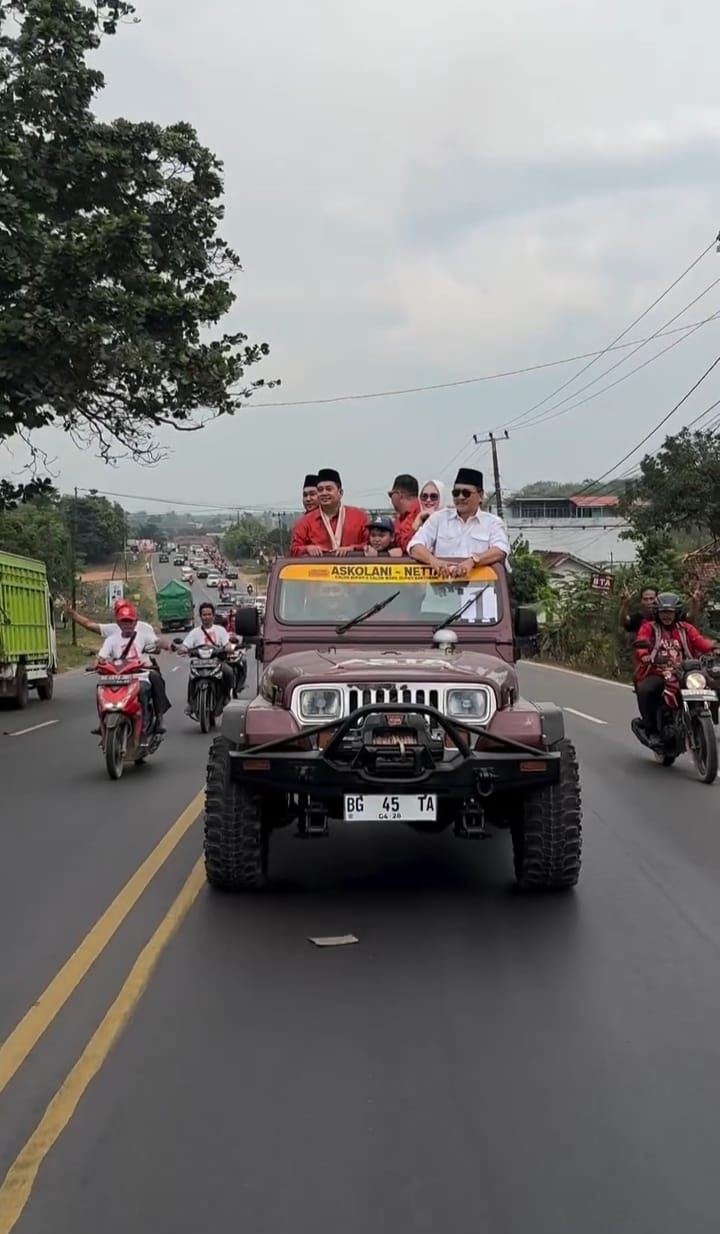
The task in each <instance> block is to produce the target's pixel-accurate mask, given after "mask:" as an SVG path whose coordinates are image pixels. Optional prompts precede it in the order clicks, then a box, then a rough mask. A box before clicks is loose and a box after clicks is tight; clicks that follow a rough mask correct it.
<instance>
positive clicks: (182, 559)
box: [173, 555, 187, 566]
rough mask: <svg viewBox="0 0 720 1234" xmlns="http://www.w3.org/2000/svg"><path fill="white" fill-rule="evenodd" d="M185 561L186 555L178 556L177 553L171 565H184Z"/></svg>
mask: <svg viewBox="0 0 720 1234" xmlns="http://www.w3.org/2000/svg"><path fill="white" fill-rule="evenodd" d="M186 561H187V558H186V557H180V556H179V555H178V556H177V557H175V558H174V559H173V565H174V566H184V565H185V562H186Z"/></svg>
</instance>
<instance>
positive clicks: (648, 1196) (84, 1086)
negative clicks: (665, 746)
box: [0, 657, 720, 1234]
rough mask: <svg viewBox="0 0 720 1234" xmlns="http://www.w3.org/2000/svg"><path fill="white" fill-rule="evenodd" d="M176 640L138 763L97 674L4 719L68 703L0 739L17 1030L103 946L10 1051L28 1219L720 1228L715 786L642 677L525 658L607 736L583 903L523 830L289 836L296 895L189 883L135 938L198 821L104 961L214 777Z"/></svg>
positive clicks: (2, 907) (176, 1233)
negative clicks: (660, 719) (104, 923)
mask: <svg viewBox="0 0 720 1234" xmlns="http://www.w3.org/2000/svg"><path fill="white" fill-rule="evenodd" d="M167 661H168V665H167V667H168V673H167V678H168V682H169V686H170V691H171V696H172V698H173V701H174V702H175V704H176V705H175V707H174V709H173V711H172V712H171V713H170V719H169V724H168V728H169V735H168V739H167V740H166V742H165V744H164V745H163V747H162V749H161V750H160V752H159V754H158V756H157V757H156V758H155V759H154V760H153V761H152V763H151V764H150V765H148V766H147V767H145V768H144V769H142V770H141V771H139V772H137V773H136V772H135V771H131V772H128V773H127V774H126V776H125V777H124V778H123V780H121V781H120V782H119V783H118V784H111V783H110V781H108V780H107V779H106V777H105V772H104V769H103V767H102V765H101V761H100V757H99V753H98V751H97V749H96V748H95V742H94V739H93V738H92V737H91V736H90V734H89V729H90V728H91V727H92V721H93V705H92V702H93V700H92V683H91V680H90V679H86V678H83V677H82V676H80V675H78V676H75V677H68V678H65V679H64V680H63V681H61V682H60V683H59V688H58V692H57V696H56V699H55V700H54V702H53V703H52V704H37V705H33V706H32V707H31V708H28V710H27V711H26V712H25V713H23V715H22V717H20V716H18V715H17V713H14V714H13V713H3V714H2V716H0V720H1V721H2V726H3V727H4V728H8V729H13V730H14V731H19V730H20V729H21V728H26V727H28V726H30V725H31V724H32V723H33V722H35V723H40V722H42V721H44V720H45V719H46V718H52V719H57V721H58V723H57V724H54V725H53V726H51V727H48V728H44V729H35V730H34V731H32V732H28V733H26V734H24V735H23V736H18V737H2V738H0V776H2V806H3V809H2V824H1V825H0V938H2V940H3V943H4V947H3V960H4V963H3V964H2V965H1V966H0V1037H2V1038H5V1039H6V1038H7V1036H8V1034H9V1033H11V1031H12V1030H13V1028H14V1026H16V1025H17V1024H18V1022H19V1021H21V1019H22V1017H24V1016H26V1013H27V1012H28V1009H29V1008H31V1007H32V1005H33V1003H34V1002H35V1000H38V999H39V996H40V995H41V993H42V991H43V990H44V989H45V987H46V986H47V984H48V982H49V981H50V980H51V979H52V978H53V976H54V975H55V974H56V973H57V972H58V970H59V969H60V968H61V966H62V965H63V964H64V962H65V961H66V960H67V959H68V957H69V956H70V955H71V953H73V950H74V949H75V948H77V947H78V945H79V944H80V945H81V947H85V951H84V952H82V953H81V958H80V961H78V962H77V963H76V964H75V967H74V968H73V969H71V971H69V972H68V971H67V970H65V975H64V977H63V978H62V980H61V981H60V986H61V988H60V992H59V993H58V990H57V989H56V990H55V994H54V997H55V1000H56V1001H57V999H58V998H60V999H62V998H63V995H67V1001H66V1002H65V1003H64V1005H63V1006H62V1007H61V1009H60V1010H59V1011H58V1014H57V1017H56V1018H55V1019H53V1020H52V1021H51V1022H50V1023H49V1024H47V1025H46V1026H45V1025H44V1021H45V1019H47V1015H48V1014H49V1013H48V1007H49V1006H50V1007H52V1005H53V1004H52V998H50V999H47V998H40V999H39V1001H38V1002H37V1004H36V1007H35V1011H34V1012H33V1013H31V1015H32V1014H34V1015H35V1021H34V1031H35V1033H36V1034H38V1039H37V1043H36V1044H35V1046H34V1048H33V1049H32V1050H31V1051H29V1052H28V1051H27V1045H28V1041H30V1040H31V1039H32V1031H31V1030H33V1023H30V1025H29V1028H28V1021H27V1017H26V1019H25V1021H23V1023H24V1025H25V1027H24V1028H23V1030H22V1031H21V1032H20V1033H19V1035H18V1034H17V1033H16V1035H15V1038H14V1039H13V1038H11V1042H12V1041H13V1040H14V1050H13V1051H10V1053H9V1054H8V1051H7V1050H5V1052H4V1053H3V1050H4V1047H2V1046H0V1089H2V1088H3V1087H4V1091H2V1092H0V1176H2V1174H4V1171H6V1170H7V1171H9V1173H8V1175H7V1179H6V1182H5V1183H4V1184H3V1185H2V1186H1V1187H0V1234H8V1231H9V1230H10V1229H13V1228H14V1229H16V1230H18V1231H19V1232H20V1234H76V1232H77V1231H85V1230H88V1231H90V1230H102V1231H103V1234H126V1232H127V1230H132V1231H133V1232H134V1234H198V1232H199V1231H206V1230H215V1229H218V1230H220V1229H222V1230H236V1229H237V1230H241V1231H243V1232H244V1234H245V1232H246V1234H290V1232H291V1231H292V1232H293V1234H306V1232H307V1234H338V1232H341V1234H370V1232H371V1231H372V1232H373V1234H376V1232H384V1231H388V1232H390V1231H392V1234H406V1232H407V1234H410V1232H415V1231H422V1232H425V1231H431V1230H432V1231H438V1232H442V1234H466V1232H467V1234H528V1231H532V1232H533V1234H678V1231H683V1232H684V1231H687V1232H688V1234H711V1232H712V1234H716V1231H717V1228H718V1215H717V1214H718V1212H719V1211H720V1172H718V1170H717V1166H716V1160H715V1158H716V1145H717V1141H718V1135H719V1134H720V1032H719V1031H718V1024H720V982H718V959H719V956H718V951H719V948H720V896H719V895H718V889H719V887H718V885H719V883H720V808H719V807H720V797H719V795H718V794H720V785H718V786H712V787H706V786H703V785H701V784H700V783H699V782H698V781H696V780H695V779H694V778H693V776H692V771H691V768H690V766H689V764H688V765H687V766H685V765H684V764H685V763H686V761H687V760H685V759H683V760H681V763H680V764H678V765H677V766H676V767H674V768H672V769H670V770H668V769H663V768H661V767H659V766H657V765H656V764H655V762H654V761H653V760H651V758H650V757H649V755H648V754H647V752H645V751H644V750H643V749H642V748H641V747H640V746H639V745H638V744H637V743H636V742H635V741H634V739H633V738H632V736H631V735H630V734H629V730H628V724H629V719H630V717H631V715H632V714H633V697H632V694H631V693H630V691H627V690H624V689H622V688H621V687H619V686H614V685H609V684H604V683H600V682H597V681H593V680H587V679H583V678H579V677H576V676H573V675H570V674H567V673H563V672H558V671H553V670H551V669H547V668H542V667H539V666H534V665H530V664H528V665H523V666H522V670H521V672H522V679H523V685H524V688H525V692H526V693H527V694H528V695H530V696H531V697H532V696H534V697H535V698H544V699H554V700H555V701H557V702H558V703H560V704H561V705H562V706H564V707H565V708H567V723H568V729H569V731H570V733H571V735H572V736H573V738H574V740H575V741H576V744H577V747H578V751H579V755H580V759H581V764H582V774H583V787H584V800H585V828H586V833H585V834H586V843H585V862H584V869H583V877H582V880H581V883H580V886H579V888H578V890H577V892H576V893H575V894H574V895H571V896H569V897H561V898H555V899H552V898H551V899H543V898H525V897H522V896H518V895H516V894H513V893H512V892H511V891H510V890H509V882H510V877H509V876H510V856H509V851H508V845H507V844H506V843H505V840H504V838H496V839H493V840H492V841H488V842H486V843H479V844H472V843H463V842H459V841H455V840H454V839H452V838H451V837H441V838H440V840H437V839H427V838H425V839H424V838H421V837H416V836H414V835H412V834H411V833H408V832H405V831H403V830H401V829H398V830H388V831H386V830H385V829H383V828H381V827H377V828H375V829H371V828H357V829H356V828H354V827H347V828H344V829H343V828H338V829H337V831H336V833H335V834H333V836H332V837H331V839H330V840H328V841H319V842H315V841H311V842H309V843H308V842H305V843H303V842H300V841H297V840H294V839H293V838H292V836H291V835H287V834H284V835H281V836H280V837H278V838H277V840H276V842H275V847H274V851H273V876H274V890H273V891H272V893H271V894H269V895H267V896H265V897H262V898H259V899H253V900H237V899H233V898H227V897H219V896H216V895H213V894H211V893H210V892H209V891H208V890H207V889H206V888H205V887H204V886H202V885H201V884H200V883H199V882H198V881H197V877H195V884H194V885H191V886H190V891H189V892H185V893H183V894H184V896H185V899H184V905H185V907H186V908H187V906H188V904H190V901H191V900H193V897H195V898H194V901H193V902H192V904H191V906H190V907H189V909H188V911H187V913H186V915H185V916H184V917H183V919H182V920H181V921H180V924H179V927H178V930H177V933H176V934H175V935H174V936H173V937H172V938H171V939H170V941H169V942H167V946H166V947H165V948H164V949H163V947H162V943H163V939H161V940H160V942H159V943H158V945H157V946H156V947H155V949H154V950H153V947H154V946H155V945H154V944H153V943H151V945H150V954H145V959H144V960H143V959H142V958H141V959H140V960H138V955H139V953H140V952H141V951H142V949H143V947H144V946H145V945H146V944H147V943H148V940H149V939H150V938H151V935H153V932H154V931H155V930H156V928H157V927H158V926H159V924H160V923H161V922H162V920H163V918H164V917H165V914H166V913H167V911H168V909H169V908H170V906H171V904H172V902H173V900H174V898H175V897H176V896H177V894H178V892H179V890H180V888H181V887H182V886H183V884H184V883H185V880H186V879H187V878H188V875H190V872H191V870H192V869H193V866H194V863H195V861H196V858H197V856H198V853H199V844H200V834H199V827H198V825H197V824H195V825H194V826H187V829H186V831H185V833H184V835H183V836H182V838H181V839H180V840H179V842H178V844H177V846H176V847H175V848H174V849H173V851H172V853H171V855H170V856H169V858H168V860H167V861H165V862H164V864H162V865H161V866H160V868H159V871H158V872H157V874H156V875H155V876H154V877H153V878H152V880H151V881H150V882H149V886H148V887H147V889H146V890H145V891H144V893H143V894H142V896H141V898H140V899H139V900H138V902H137V904H135V905H134V907H131V908H129V909H128V911H127V915H126V917H125V918H124V920H122V921H121V922H120V923H119V925H118V928H117V930H116V931H115V932H114V933H112V936H111V938H110V940H109V942H108V944H107V946H106V947H105V949H104V950H102V951H101V954H100V955H99V957H98V958H97V960H96V961H95V962H94V963H93V964H92V965H91V966H90V965H88V968H89V971H88V972H87V974H86V975H84V976H83V977H82V980H80V981H79V983H78V982H77V980H76V979H77V978H78V974H81V975H82V972H83V965H84V964H87V960H88V954H90V955H92V946H90V947H89V950H88V944H87V940H86V936H87V933H88V931H89V930H90V929H91V927H92V926H93V924H94V923H95V922H96V920H97V919H98V917H100V915H101V914H102V913H103V911H104V910H105V909H106V908H107V906H108V904H109V903H110V902H111V901H112V899H113V897H114V896H116V895H117V894H118V892H120V893H121V896H122V888H123V886H124V885H125V884H126V882H127V880H128V879H129V878H130V876H131V875H132V874H133V872H134V871H135V870H136V869H137V868H138V866H139V865H140V863H141V862H142V861H143V859H144V858H146V857H147V856H148V854H149V853H150V852H151V850H152V849H153V848H154V846H155V845H156V844H157V843H158V841H159V840H161V837H162V836H163V834H164V833H166V832H168V829H169V828H170V827H171V826H172V824H173V823H174V822H175V820H176V819H178V818H179V817H180V816H181V814H182V811H183V809H184V807H185V806H186V805H187V804H188V802H190V801H191V799H192V798H193V797H194V796H195V794H196V793H197V792H198V790H199V789H200V787H201V784H202V779H203V765H204V760H205V751H206V747H207V739H205V738H203V737H202V736H201V735H200V734H199V732H198V731H197V728H196V726H195V725H193V724H192V722H191V721H190V720H188V719H187V718H186V717H185V716H184V715H183V714H182V701H183V695H184V689H185V669H184V667H178V671H177V672H172V671H171V670H172V669H173V668H175V667H176V665H175V664H174V663H173V662H172V661H171V660H170V658H169V657H167ZM577 713H582V714H577ZM192 814H193V811H192V810H191V811H190V812H189V816H192ZM186 817H187V815H186ZM182 825H183V826H185V825H186V824H182ZM181 829H182V828H181ZM190 877H191V884H192V879H193V875H190ZM198 888H199V890H198ZM196 892H197V895H196ZM123 903H125V907H126V908H127V902H123ZM177 915H178V916H179V915H180V913H179V912H178V914H177ZM112 924H113V923H112V922H111V923H110V925H109V926H108V927H107V928H108V929H111V928H112ZM348 932H351V933H353V934H355V935H356V936H357V937H358V939H359V943H358V945H356V946H347V947H337V948H329V949H319V948H315V947H313V946H312V945H311V943H310V942H308V937H309V936H317V935H320V936H323V935H336V934H345V933H348ZM83 940H85V942H83ZM91 942H92V936H91ZM155 958H157V966H156V967H155V969H154V971H153V972H152V973H151V972H150V971H149V968H150V966H151V965H152V962H153V961H154V959H155ZM136 961H137V964H139V965H140V969H139V970H138V971H136V973H135V975H134V977H133V981H131V982H130V984H129V986H126V987H124V992H123V990H121V987H123V983H124V982H125V980H126V978H127V976H128V973H129V972H130V970H131V968H132V966H133V965H134V964H136ZM143 964H144V965H145V968H144V969H143V967H142V966H143ZM73 983H75V984H73ZM146 983H147V988H146V989H144V986H145V984H146ZM143 990H144V992H143ZM119 992H120V993H119ZM116 998H119V1004H118V1005H117V1006H116V1008H115V1010H114V1011H113V1012H112V1013H111V1014H110V1016H109V1019H108V1020H103V1017H105V1016H106V1013H107V1012H108V1008H110V1006H111V1004H113V1000H115V999H116ZM123 1000H124V1001H123ZM101 1021H102V1024H101ZM98 1025H100V1029H98ZM108 1025H109V1026H108ZM40 1029H42V1031H40ZM96 1030H98V1031H97V1032H96ZM93 1035H95V1036H93ZM91 1039H92V1044H91V1046H90V1048H89V1049H87V1048H86V1047H87V1046H88V1042H90V1041H91ZM24 1050H25V1051H26V1052H27V1057H25V1058H24V1059H23V1060H22V1061H21V1062H18V1059H19V1058H20V1057H21V1056H22V1054H23V1051H24ZM13 1068H15V1073H14V1075H13V1077H12V1078H10V1079H9V1075H10V1073H11V1072H12V1071H13ZM6 1081H7V1084H6V1086H5V1083H6ZM38 1127H39V1128H40V1134H39V1135H36V1134H34V1132H35V1131H36V1128H38ZM13 1162H17V1164H16V1165H15V1166H14V1165H13Z"/></svg>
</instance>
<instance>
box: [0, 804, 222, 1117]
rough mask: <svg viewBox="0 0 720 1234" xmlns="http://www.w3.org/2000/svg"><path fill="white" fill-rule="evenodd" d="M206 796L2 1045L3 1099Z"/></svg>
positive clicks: (128, 885) (137, 873)
mask: <svg viewBox="0 0 720 1234" xmlns="http://www.w3.org/2000/svg"><path fill="white" fill-rule="evenodd" d="M203 797H204V793H203V791H200V792H199V793H198V794H197V796H195V797H193V799H192V801H191V802H190V804H189V805H188V806H187V807H186V808H185V809H184V810H183V812H182V814H181V815H180V817H179V818H178V819H176V820H175V822H174V823H173V825H172V827H171V828H170V830H169V831H166V832H165V835H164V836H163V838H162V840H160V842H159V844H157V845H156V847H155V848H154V849H153V851H152V852H151V853H150V855H149V856H148V857H146V858H145V860H144V861H143V863H142V865H141V866H138V868H137V870H136V871H135V873H134V874H133V876H132V878H130V879H129V880H128V882H127V883H126V884H125V886H124V887H123V888H122V891H119V892H118V894H117V895H116V897H115V899H114V900H113V902H112V904H110V905H109V906H108V908H106V909H105V912H104V913H103V914H102V916H101V917H99V918H98V920H97V921H96V922H95V925H94V926H93V927H92V929H91V930H90V932H89V933H88V934H86V935H85V938H84V939H83V940H82V942H81V943H80V944H79V946H78V947H77V948H76V949H75V951H74V952H73V954H72V955H71V956H70V958H69V959H68V960H66V961H65V963H64V964H63V966H62V968H61V969H60V971H59V972H58V973H57V974H56V975H55V976H54V977H53V979H52V981H51V982H50V984H49V985H48V986H47V987H46V989H45V990H43V992H42V994H41V995H40V997H39V998H38V1000H37V1002H35V1003H34V1004H33V1006H32V1007H31V1008H30V1010H29V1011H27V1012H26V1013H25V1015H24V1016H23V1018H22V1020H20V1022H19V1024H17V1025H16V1026H15V1028H14V1029H13V1031H12V1032H11V1033H10V1036H9V1037H6V1039H5V1041H4V1042H3V1043H2V1045H0V1093H2V1092H3V1090H4V1089H5V1088H6V1087H7V1085H8V1084H9V1083H10V1081H11V1080H12V1078H13V1076H14V1075H15V1073H16V1072H17V1071H18V1069H19V1068H20V1067H21V1066H22V1064H23V1063H24V1062H25V1059H26V1058H27V1056H28V1054H29V1053H30V1051H31V1050H32V1049H34V1047H35V1046H36V1045H37V1043H38V1041H39V1040H40V1038H41V1037H42V1035H43V1033H45V1032H47V1030H48V1028H49V1027H50V1025H51V1024H52V1022H53V1020H54V1019H55V1017H56V1015H57V1014H58V1012H59V1011H61V1010H62V1008H63V1007H64V1006H65V1003H66V1002H67V1001H68V999H69V998H70V996H71V994H73V993H74V991H75V990H76V989H77V987H78V986H79V985H80V982H81V981H82V980H83V978H84V977H85V976H86V975H87V973H88V972H89V970H90V969H91V968H92V966H93V964H94V963H95V961H96V960H97V958H98V956H100V955H102V952H103V951H104V950H105V948H106V947H107V945H108V943H109V942H110V940H111V938H113V936H114V935H115V934H116V933H117V931H118V930H119V929H120V926H121V925H122V923H123V922H124V920H125V918H126V917H127V915H128V913H130V911H131V910H132V909H133V908H134V907H135V905H136V904H137V902H138V900H139V899H140V896H141V895H142V894H143V892H144V891H145V890H146V888H147V887H148V886H149V884H150V883H151V882H152V880H153V879H154V877H155V875H156V874H157V873H158V871H159V870H160V869H161V868H162V866H163V865H164V864H165V862H166V861H167V859H168V857H170V855H171V853H173V852H174V850H175V849H176V848H177V846H178V844H179V843H180V841H181V840H182V838H183V836H184V835H185V834H186V833H187V832H188V831H189V830H190V828H191V827H192V825H193V823H194V822H195V820H196V819H197V817H198V814H199V813H200V811H201V810H202V806H203Z"/></svg>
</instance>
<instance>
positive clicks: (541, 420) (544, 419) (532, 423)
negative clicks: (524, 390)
mask: <svg viewBox="0 0 720 1234" xmlns="http://www.w3.org/2000/svg"><path fill="white" fill-rule="evenodd" d="M718 281H719V282H720V280H718ZM718 319H720V311H718V312H717V313H714V314H713V316H712V317H710V318H709V319H708V320H709V321H717V320H718ZM703 324H706V323H703ZM700 328H701V327H700V326H693V327H692V328H691V329H688V332H687V334H685V335H683V337H682V338H679V339H674V340H673V341H672V343H668V345H667V347H663V348H661V350H660V351H657V352H655V355H653V356H649V357H648V358H647V360H643V361H642V363H641V364H636V365H635V367H634V368H631V369H628V371H627V373H623V374H622V376H621V377H616V378H615V380H614V381H610V382H608V384H607V385H606V386H601V387H600V389H599V390H596V391H595V392H594V394H587V395H586V396H585V398H581V399H578V401H577V402H576V403H571V404H570V406H569V407H563V408H561V409H560V410H559V411H556V412H554V414H553V415H550V414H549V413H550V411H552V408H548V410H547V412H543V414H542V415H540V416H537V417H536V419H534V420H528V422H527V424H519V425H518V426H517V428H516V429H515V432H516V433H519V432H522V431H523V429H527V428H535V427H536V425H538V424H547V423H549V422H550V421H551V420H557V419H559V418H560V416H564V415H567V413H568V412H571V411H574V410H575V408H576V407H582V406H583V405H584V404H585V403H591V402H592V401H593V399H596V398H599V397H600V395H601V394H606V393H607V391H608V390H613V389H614V388H615V386H619V385H621V383H622V382H623V381H627V379H628V378H629V377H634V375H635V373H639V372H640V371H641V369H644V368H647V367H648V366H649V365H650V364H654V363H655V361H656V360H661V359H662V357H663V356H664V355H666V354H667V352H668V351H672V350H673V348H674V347H679V346H680V344H681V343H684V342H685V341H686V339H689V338H690V337H691V335H693V334H695V333H696V332H697V331H698V330H699V329H700ZM602 375H603V376H604V375H605V374H602ZM585 388H587V387H585Z"/></svg>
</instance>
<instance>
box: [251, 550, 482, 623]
mask: <svg viewBox="0 0 720 1234" xmlns="http://www.w3.org/2000/svg"><path fill="white" fill-rule="evenodd" d="M396 592H398V593H399V594H398V595H397V596H396V598H395V599H393V601H392V603H390V604H387V605H386V606H385V607H384V608H383V609H382V610H381V611H380V612H377V613H374V614H373V615H372V616H368V617H367V619H366V620H364V621H363V626H364V627H365V628H367V627H368V626H373V625H381V624H382V625H405V626H406V625H408V624H413V625H423V626H429V627H435V626H437V625H439V624H440V623H441V622H443V621H447V618H448V617H451V616H452V615H453V614H454V613H458V611H459V610H460V609H463V611H462V613H460V614H459V615H458V616H457V618H456V620H455V621H454V622H453V625H456V626H458V627H459V628H461V629H462V628H470V629H471V628H477V627H478V626H494V625H497V623H498V621H499V620H500V618H501V617H502V593H501V590H500V587H499V586H498V577H497V574H496V572H495V570H494V569H493V568H492V567H490V566H479V567H477V568H476V569H475V570H473V571H472V573H471V574H470V575H469V576H468V577H467V578H456V579H442V578H439V577H438V576H437V574H435V573H434V572H433V571H432V570H430V569H429V568H428V567H427V566H421V565H417V564H413V563H400V562H397V561H395V562H392V563H386V562H382V561H372V562H370V561H364V562H361V563H360V562H350V561H348V562H347V563H343V564H338V563H333V564H331V563H329V562H328V563H322V562H311V561H307V562H303V563H302V564H300V563H297V564H295V563H292V564H288V565H284V566H283V567H282V568H281V570H280V576H279V578H278V580H277V586H276V589H275V617H276V619H277V620H278V621H281V622H283V623H285V624H287V625H293V626H302V625H326V624H327V625H332V626H333V627H338V626H343V625H346V624H347V623H348V622H352V621H354V619H355V618H356V617H359V616H360V614H361V613H366V612H367V610H368V609H371V608H373V607H374V606H375V605H376V604H380V603H382V601H384V600H388V599H389V598H390V597H391V596H393V594H394V593H396ZM473 598H474V599H475V602H473Z"/></svg>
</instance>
